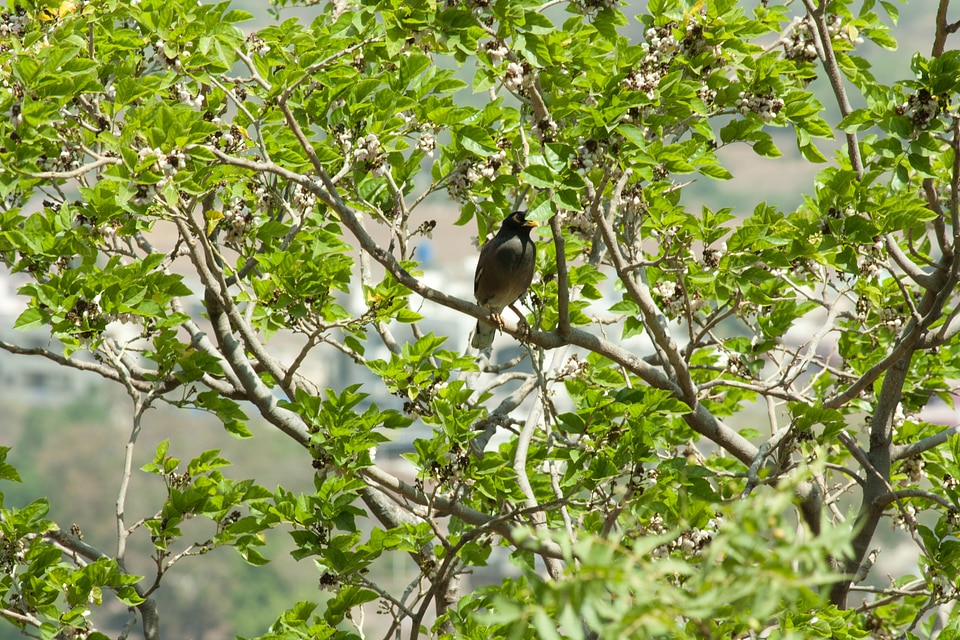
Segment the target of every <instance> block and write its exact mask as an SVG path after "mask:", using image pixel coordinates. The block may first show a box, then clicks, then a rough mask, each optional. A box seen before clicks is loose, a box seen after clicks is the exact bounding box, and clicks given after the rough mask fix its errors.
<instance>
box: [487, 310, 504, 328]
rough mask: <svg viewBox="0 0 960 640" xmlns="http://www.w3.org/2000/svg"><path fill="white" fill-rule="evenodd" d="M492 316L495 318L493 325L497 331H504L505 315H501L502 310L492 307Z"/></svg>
mask: <svg viewBox="0 0 960 640" xmlns="http://www.w3.org/2000/svg"><path fill="white" fill-rule="evenodd" d="M490 317H491V318H493V326H494V327H496V328H497V331H500V332H502V331H503V316H502V315H500V312H499V311H497V310H496V309H490Z"/></svg>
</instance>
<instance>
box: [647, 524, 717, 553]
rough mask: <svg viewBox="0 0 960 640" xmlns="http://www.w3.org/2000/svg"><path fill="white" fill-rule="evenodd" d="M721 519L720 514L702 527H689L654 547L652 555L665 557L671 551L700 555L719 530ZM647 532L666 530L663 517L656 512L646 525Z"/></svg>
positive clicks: (659, 532) (660, 532)
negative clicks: (673, 537)
mask: <svg viewBox="0 0 960 640" xmlns="http://www.w3.org/2000/svg"><path fill="white" fill-rule="evenodd" d="M722 522H723V520H722V518H721V517H720V516H716V517H714V518H711V519H710V521H709V522H707V526H706V527H704V528H703V529H699V528H696V527H694V528H691V529H687V530H686V531H684V532H683V533H681V534H680V537H678V538H677V539H676V540H673V541H671V542H669V543H667V544H665V545H661V546H659V547H657V548H656V549H654V551H653V557H655V558H666V557H669V556H670V554H671V553H673V552H677V551H679V552H681V553H684V554H686V555H689V556H700V555H701V554H702V553H703V550H704V549H705V548H706V547H707V545H709V544H710V542H711V541H712V540H713V539H714V538H715V537H716V535H717V533H718V532H719V531H720V526H721V524H722ZM646 529H647V532H648V533H650V534H653V535H659V534H663V533H666V532H667V528H666V526H664V523H663V517H662V516H661V515H660V514H659V513H658V514H655V515H654V516H653V518H651V519H650V523H649V524H648V525H647V527H646Z"/></svg>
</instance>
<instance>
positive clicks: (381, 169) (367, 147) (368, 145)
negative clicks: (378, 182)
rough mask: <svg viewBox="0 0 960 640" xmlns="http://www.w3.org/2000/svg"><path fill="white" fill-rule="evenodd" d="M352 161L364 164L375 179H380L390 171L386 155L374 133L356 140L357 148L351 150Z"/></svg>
mask: <svg viewBox="0 0 960 640" xmlns="http://www.w3.org/2000/svg"><path fill="white" fill-rule="evenodd" d="M353 159H354V161H355V162H362V163H364V164H365V165H366V166H367V167H368V168H369V169H370V172H371V173H373V175H374V176H375V177H377V178H382V177H383V176H384V175H386V173H387V171H389V170H390V163H389V162H387V154H386V153H384V151H383V147H382V146H380V138H378V137H377V135H376V134H375V133H368V134H367V135H365V136H364V137H363V138H361V139H360V140H358V142H357V148H356V149H354V150H353Z"/></svg>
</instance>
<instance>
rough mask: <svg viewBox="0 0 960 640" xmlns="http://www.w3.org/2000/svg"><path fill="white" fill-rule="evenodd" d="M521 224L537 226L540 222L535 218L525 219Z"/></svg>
mask: <svg viewBox="0 0 960 640" xmlns="http://www.w3.org/2000/svg"><path fill="white" fill-rule="evenodd" d="M523 226H525V227H539V226H540V223H539V222H537V221H536V220H527V221H525V222H524V223H523Z"/></svg>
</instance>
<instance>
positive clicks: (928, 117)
mask: <svg viewBox="0 0 960 640" xmlns="http://www.w3.org/2000/svg"><path fill="white" fill-rule="evenodd" d="M941 111H943V105H941V104H940V100H939V99H938V98H937V96H935V95H932V94H931V93H930V92H929V91H927V90H926V89H920V91H918V92H916V93H914V94H913V95H911V96H910V97H909V98H907V101H906V102H904V103H902V104H899V105H897V108H896V112H897V115H901V116H908V117H909V118H910V121H911V122H913V126H915V127H916V128H917V129H926V128H927V127H929V126H930V123H931V122H932V121H933V120H935V119H936V117H937V116H938V115H940V112H941Z"/></svg>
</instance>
